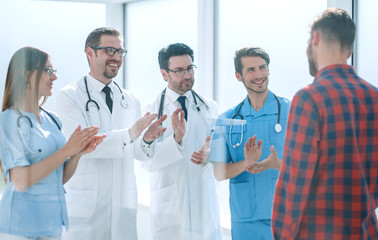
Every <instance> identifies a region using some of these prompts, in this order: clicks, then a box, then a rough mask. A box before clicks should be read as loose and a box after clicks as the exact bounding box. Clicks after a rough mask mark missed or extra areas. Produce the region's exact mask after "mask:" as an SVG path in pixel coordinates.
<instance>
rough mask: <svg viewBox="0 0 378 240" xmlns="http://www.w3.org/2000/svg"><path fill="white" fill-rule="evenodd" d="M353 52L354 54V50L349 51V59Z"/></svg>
mask: <svg viewBox="0 0 378 240" xmlns="http://www.w3.org/2000/svg"><path fill="white" fill-rule="evenodd" d="M352 54H353V50H350V51H349V53H348V56H347V59H348V58H350V56H352Z"/></svg>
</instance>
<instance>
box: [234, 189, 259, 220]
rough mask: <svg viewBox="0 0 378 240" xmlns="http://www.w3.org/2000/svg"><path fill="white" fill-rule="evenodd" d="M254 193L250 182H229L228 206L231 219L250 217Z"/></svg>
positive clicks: (253, 204)
mask: <svg viewBox="0 0 378 240" xmlns="http://www.w3.org/2000/svg"><path fill="white" fill-rule="evenodd" d="M254 195H255V193H254V191H253V189H251V182H234V183H231V184H230V201H231V202H230V206H231V216H232V219H231V220H232V221H240V220H241V219H242V218H248V217H251V216H252V214H253V211H254V210H255V208H256V207H255V205H256V202H255V196H254Z"/></svg>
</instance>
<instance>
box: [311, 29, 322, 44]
mask: <svg viewBox="0 0 378 240" xmlns="http://www.w3.org/2000/svg"><path fill="white" fill-rule="evenodd" d="M319 42H320V33H319V32H318V31H313V32H312V39H311V45H312V46H318V45H319Z"/></svg>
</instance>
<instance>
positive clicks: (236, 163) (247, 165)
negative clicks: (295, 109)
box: [209, 46, 289, 240]
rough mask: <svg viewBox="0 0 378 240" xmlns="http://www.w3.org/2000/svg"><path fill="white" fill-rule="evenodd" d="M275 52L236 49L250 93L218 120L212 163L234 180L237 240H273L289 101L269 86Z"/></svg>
mask: <svg viewBox="0 0 378 240" xmlns="http://www.w3.org/2000/svg"><path fill="white" fill-rule="evenodd" d="M269 62H270V59H269V55H268V54H267V53H266V52H265V51H264V50H263V49H261V48H260V47H254V46H252V47H245V48H242V49H240V50H238V51H236V52H235V57H234V64H235V75H236V78H237V79H238V81H240V82H242V83H243V84H244V86H245V88H246V90H247V93H248V95H247V97H246V98H245V99H244V100H243V101H242V102H241V103H240V104H238V105H237V106H235V107H234V108H232V109H230V110H228V111H226V112H224V113H223V114H222V115H220V116H219V117H218V119H217V125H216V130H215V133H214V135H213V139H212V142H211V147H210V149H211V151H210V155H209V161H212V162H214V174H215V177H216V179H217V180H218V181H221V180H225V179H230V208H231V234H232V239H237V240H240V239H248V240H250V239H273V236H272V231H271V225H270V222H271V214H272V204H273V194H274V189H275V186H276V181H277V176H278V172H279V169H280V166H281V160H280V159H281V158H282V153H283V145H284V138H285V132H286V122H287V116H288V111H289V101H288V100H287V99H285V98H282V97H278V96H276V95H275V94H274V93H273V92H271V91H270V90H269V89H268V83H269Z"/></svg>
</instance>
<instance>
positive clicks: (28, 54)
mask: <svg viewBox="0 0 378 240" xmlns="http://www.w3.org/2000/svg"><path fill="white" fill-rule="evenodd" d="M48 58H49V55H48V54H47V53H46V52H43V51H41V50H39V49H37V48H34V47H24V48H21V49H19V50H18V51H17V52H15V53H14V54H13V56H12V58H11V61H10V63H9V67H8V73H7V78H6V81H5V88H4V96H3V104H2V110H1V111H5V110H7V109H9V108H15V109H18V104H19V103H20V102H19V101H20V100H21V99H22V98H23V97H24V95H25V94H24V93H25V89H26V87H27V84H29V83H28V76H29V75H30V74H31V72H33V71H35V70H37V77H36V82H35V94H34V95H35V99H34V102H35V106H38V105H39V99H38V88H39V82H40V78H41V75H42V72H43V71H44V69H45V67H46V62H47V59H48ZM46 99H47V97H44V99H43V101H42V103H41V104H40V105H43V104H44V103H45V101H46Z"/></svg>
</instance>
